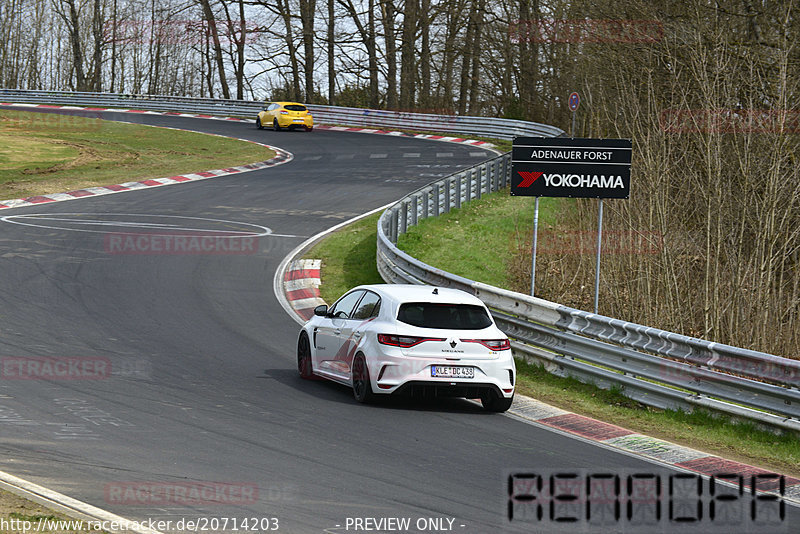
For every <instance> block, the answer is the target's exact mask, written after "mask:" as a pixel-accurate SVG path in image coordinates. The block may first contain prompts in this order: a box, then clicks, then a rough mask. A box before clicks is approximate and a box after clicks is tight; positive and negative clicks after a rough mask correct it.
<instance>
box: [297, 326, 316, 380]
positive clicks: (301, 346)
mask: <svg viewBox="0 0 800 534" xmlns="http://www.w3.org/2000/svg"><path fill="white" fill-rule="evenodd" d="M297 371H298V372H299V373H300V376H301V377H302V378H305V379H306V380H309V379H311V378H312V377H313V376H314V372H313V370H312V368H311V343H309V341H308V334H306V333H305V332H302V333H301V334H300V339H298V340H297Z"/></svg>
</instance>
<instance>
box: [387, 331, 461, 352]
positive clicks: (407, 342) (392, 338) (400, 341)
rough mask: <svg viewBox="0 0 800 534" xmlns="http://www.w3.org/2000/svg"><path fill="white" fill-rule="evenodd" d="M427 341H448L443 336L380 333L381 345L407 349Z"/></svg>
mask: <svg viewBox="0 0 800 534" xmlns="http://www.w3.org/2000/svg"><path fill="white" fill-rule="evenodd" d="M425 341H446V340H445V338H443V337H417V336H396V335H394V334H378V343H380V344H381V345H391V346H393V347H402V348H404V349H407V348H409V347H413V346H415V345H419V344H420V343H424V342H425Z"/></svg>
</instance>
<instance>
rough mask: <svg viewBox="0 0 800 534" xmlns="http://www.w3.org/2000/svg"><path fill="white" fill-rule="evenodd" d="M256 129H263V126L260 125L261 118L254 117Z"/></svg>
mask: <svg viewBox="0 0 800 534" xmlns="http://www.w3.org/2000/svg"><path fill="white" fill-rule="evenodd" d="M256 128H258V129H259V130H263V129H264V125H263V124H261V117H256Z"/></svg>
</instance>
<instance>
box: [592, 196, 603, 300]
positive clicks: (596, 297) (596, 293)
mask: <svg viewBox="0 0 800 534" xmlns="http://www.w3.org/2000/svg"><path fill="white" fill-rule="evenodd" d="M602 241H603V199H602V198H601V199H600V213H599V214H598V217H597V261H596V263H595V274H594V313H595V314H596V313H597V305H598V303H599V299H600V244H601V243H602Z"/></svg>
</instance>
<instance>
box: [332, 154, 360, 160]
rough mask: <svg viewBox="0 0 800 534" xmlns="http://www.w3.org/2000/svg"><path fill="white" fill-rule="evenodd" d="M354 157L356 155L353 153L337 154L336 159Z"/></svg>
mask: <svg viewBox="0 0 800 534" xmlns="http://www.w3.org/2000/svg"><path fill="white" fill-rule="evenodd" d="M355 157H356V155H355V154H338V155H337V156H336V159H353V158H355Z"/></svg>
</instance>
